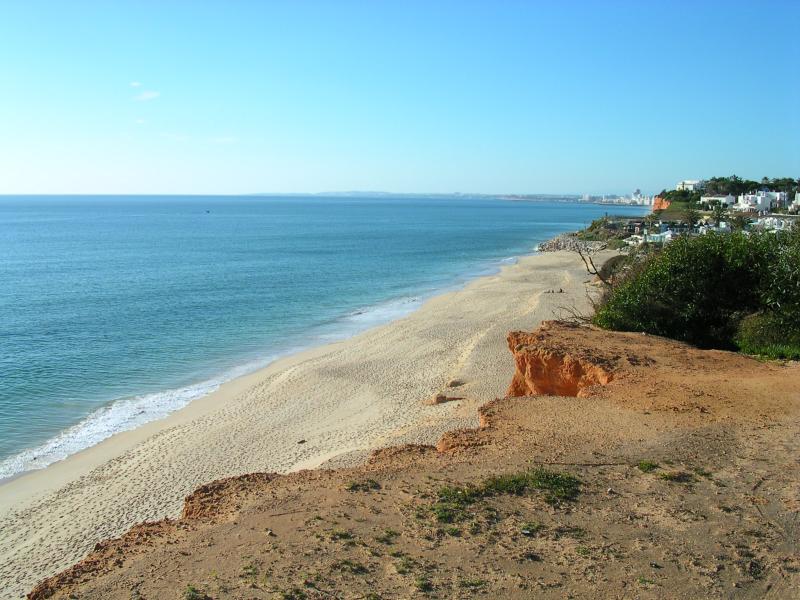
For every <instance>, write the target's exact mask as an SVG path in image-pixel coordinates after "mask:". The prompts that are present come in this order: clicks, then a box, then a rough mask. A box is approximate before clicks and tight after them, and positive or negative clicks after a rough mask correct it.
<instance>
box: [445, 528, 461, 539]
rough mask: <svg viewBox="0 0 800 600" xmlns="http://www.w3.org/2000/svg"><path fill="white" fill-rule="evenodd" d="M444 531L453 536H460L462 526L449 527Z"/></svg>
mask: <svg viewBox="0 0 800 600" xmlns="http://www.w3.org/2000/svg"><path fill="white" fill-rule="evenodd" d="M444 531H445V533H447V535H449V536H452V537H459V536H460V535H461V528H459V527H455V526H453V527H447V528H446V529H445V530H444Z"/></svg>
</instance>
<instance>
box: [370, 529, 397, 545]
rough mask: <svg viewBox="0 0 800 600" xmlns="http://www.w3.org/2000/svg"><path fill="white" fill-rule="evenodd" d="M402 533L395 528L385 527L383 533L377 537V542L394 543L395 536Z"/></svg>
mask: <svg viewBox="0 0 800 600" xmlns="http://www.w3.org/2000/svg"><path fill="white" fill-rule="evenodd" d="M398 535H400V534H399V533H398V532H397V531H395V530H394V529H384V531H383V533H381V534H380V535H378V536H376V537H375V541H376V542H380V543H381V544H386V545H389V544H392V543H394V538H396V537H397V536H398Z"/></svg>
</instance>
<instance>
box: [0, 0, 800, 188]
mask: <svg viewBox="0 0 800 600" xmlns="http://www.w3.org/2000/svg"><path fill="white" fill-rule="evenodd" d="M798 22H800V2H797V1H796V0H786V1H782V2H778V1H765V2H761V1H759V2H756V1H755V0H754V1H752V2H734V1H727V2H702V1H695V2H683V1H679V0H675V1H669V2H667V1H664V2H649V1H647V2H645V1H641V0H639V1H630V2H622V1H613V0H611V1H600V0H597V1H588V0H586V1H577V0H576V1H572V2H567V1H564V2H560V1H555V0H553V1H547V2H545V1H541V2H537V1H534V0H530V1H527V2H513V1H498V0H495V1H487V2H470V1H468V0H466V1H465V0H460V1H458V2H445V1H441V2H432V1H430V0H428V1H425V2H412V1H403V2H399V1H398V2H382V1H376V2H334V1H328V2H303V1H296V2H266V1H253V2H246V1H236V0H228V1H225V2H211V1H207V2H201V1H199V0H196V1H193V2H178V1H170V0H164V1H163V2H161V1H159V2H156V1H155V0H154V1H146V0H140V1H137V2H133V1H123V0H116V1H115V2H105V1H97V2H81V1H70V2H62V1H61V0H59V1H53V2H37V1H36V0H25V1H20V2H16V1H9V0H4V1H2V2H0V50H1V51H0V193H12V194H13V193H223V194H225V193H250V192H303V191H308V192H318V191H332V190H386V191H395V192H410V191H419V192H459V191H460V192H485V193H495V192H497V193H537V192H538V193H570V192H574V193H609V192H625V191H630V190H631V189H633V188H634V187H641V188H642V189H643V190H646V191H659V190H660V189H661V188H663V187H668V186H672V185H674V183H675V182H676V181H677V180H679V179H685V178H699V177H707V176H712V175H722V174H731V173H736V174H738V175H740V176H744V177H750V178H761V177H762V176H765V175H769V176H795V177H798V176H800V115H799V114H798V113H800V108H798V107H800V83H799V82H798V79H799V78H798V75H799V74H800V36H798V34H797V24H798Z"/></svg>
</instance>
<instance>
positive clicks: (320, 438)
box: [0, 252, 589, 598]
mask: <svg viewBox="0 0 800 600" xmlns="http://www.w3.org/2000/svg"><path fill="white" fill-rule="evenodd" d="M588 279H589V276H588V275H587V274H586V271H585V268H584V266H583V263H582V262H581V260H580V258H578V256H577V255H575V254H573V253H568V252H555V253H550V254H541V255H534V256H526V257H523V258H521V259H520V260H519V261H518V262H517V263H516V264H514V265H509V266H506V267H503V269H502V270H501V271H500V272H499V273H497V274H495V275H490V276H486V277H482V278H480V279H477V280H474V281H472V282H470V283H469V284H467V285H466V286H465V287H464V288H463V289H460V290H457V291H453V292H449V293H446V294H442V295H440V296H437V297H435V298H432V299H431V300H429V301H427V302H426V303H425V304H424V305H423V306H422V307H421V308H420V309H419V310H417V311H416V312H414V313H412V314H411V315H409V316H407V317H405V318H402V319H400V320H397V321H394V322H392V323H389V324H387V325H384V326H380V327H377V328H374V329H371V330H369V331H367V332H365V333H362V334H359V335H357V336H355V337H353V338H351V339H348V340H346V341H342V342H338V343H334V344H329V345H326V346H322V347H318V348H314V349H311V350H307V351H304V352H301V353H299V354H296V355H293V356H290V357H287V358H284V359H281V360H279V361H277V362H275V363H273V364H271V365H270V366H268V367H267V368H265V369H262V370H260V371H257V372H255V373H252V374H250V375H247V376H244V377H241V378H239V379H236V380H233V381H231V382H228V383H226V384H224V385H223V386H222V387H221V388H220V389H219V390H217V391H216V392H214V393H213V394H210V395H209V396H206V397H204V398H201V399H199V400H195V401H194V402H192V403H191V404H190V405H189V406H188V407H186V408H184V409H182V410H180V411H178V412H176V413H174V414H172V415H170V416H169V417H167V418H165V419H162V420H160V421H156V422H153V423H149V424H147V425H144V426H142V427H140V428H138V429H136V430H133V431H130V432H125V433H121V434H117V435H116V436H114V437H112V438H110V439H108V440H106V441H104V442H102V443H101V444H98V445H97V446H94V447H92V448H90V449H88V450H85V451H83V452H80V453H78V454H76V455H74V456H71V457H69V458H68V459H66V460H64V461H61V462H59V463H56V464H54V465H51V466H50V467H48V468H46V469H43V470H40V471H34V472H31V473H28V474H26V475H23V476H21V477H19V478H17V479H14V480H11V481H10V482H7V483H5V484H3V485H1V486H0V530H2V531H3V536H2V540H0V580H1V581H3V582H4V586H3V597H8V598H14V597H19V596H20V595H22V594H24V593H25V592H26V591H27V590H29V589H30V588H31V587H32V586H33V585H34V584H35V583H36V582H37V581H39V580H41V579H42V578H44V577H47V576H49V575H52V574H53V573H55V572H57V571H59V570H61V569H63V568H65V567H67V566H69V565H70V564H72V563H74V562H75V561H76V560H78V559H80V558H81V557H82V556H84V555H85V554H86V553H87V552H88V551H90V550H91V549H92V548H93V547H94V545H95V543H96V542H98V541H100V540H103V539H106V538H109V537H112V536H117V535H120V534H121V533H123V532H124V531H126V530H127V529H128V528H130V527H131V526H132V525H134V524H135V523H139V522H142V521H148V520H155V519H161V518H164V517H175V516H177V515H178V514H179V513H180V510H181V508H182V503H183V499H184V497H185V496H186V495H187V494H189V493H190V492H192V491H193V490H194V489H195V488H196V487H198V486H199V485H202V484H204V483H207V482H210V481H212V480H215V479H219V478H223V477H229V476H234V475H240V474H244V473H249V472H281V473H284V472H291V471H296V470H300V469H307V468H315V467H319V466H345V465H355V464H358V463H360V462H362V461H363V460H364V459H365V458H366V457H367V456H368V455H369V452H370V451H371V450H372V449H375V448H379V447H384V446H389V445H396V444H401V443H434V442H435V441H436V440H437V438H438V437H439V436H440V435H441V434H442V433H444V432H446V431H449V430H453V429H457V428H460V427H470V426H474V425H475V424H476V423H477V412H476V411H477V408H478V406H480V405H481V404H483V403H485V402H487V401H490V400H492V399H494V398H496V397H502V396H503V395H504V394H505V392H506V389H507V387H508V382H509V381H510V379H511V375H512V373H513V367H514V366H513V363H512V361H510V360H509V359H508V349H507V345H506V335H507V333H508V331H509V330H513V329H527V330H530V329H532V328H535V327H536V326H537V325H538V324H539V323H540V322H541V321H542V320H545V319H550V318H554V317H557V316H559V315H560V314H561V311H560V309H561V308H563V307H579V308H580V307H582V306H585V303H586V293H585V282H586V281H588ZM550 292H554V293H550ZM298 343H302V340H298ZM448 384H449V385H448ZM436 394H444V395H445V396H446V397H447V400H448V401H445V402H441V403H438V404H431V403H430V402H429V401H430V399H431V398H432V397H433V396H435V395H436ZM451 399H452V400H451Z"/></svg>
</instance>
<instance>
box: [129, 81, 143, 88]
mask: <svg viewBox="0 0 800 600" xmlns="http://www.w3.org/2000/svg"><path fill="white" fill-rule="evenodd" d="M131 87H142V84H141V82H139V81H131Z"/></svg>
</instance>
